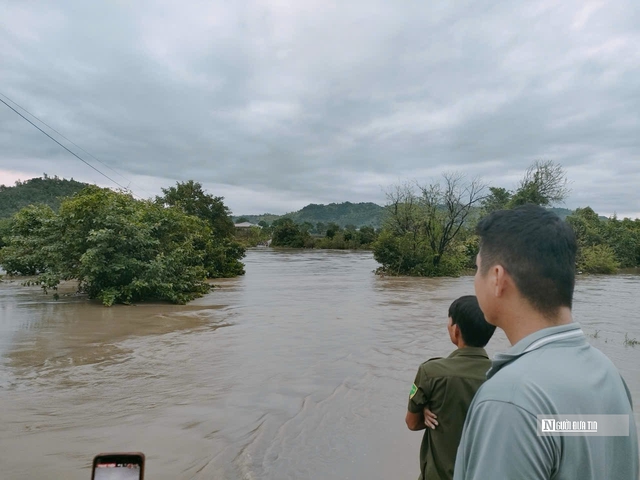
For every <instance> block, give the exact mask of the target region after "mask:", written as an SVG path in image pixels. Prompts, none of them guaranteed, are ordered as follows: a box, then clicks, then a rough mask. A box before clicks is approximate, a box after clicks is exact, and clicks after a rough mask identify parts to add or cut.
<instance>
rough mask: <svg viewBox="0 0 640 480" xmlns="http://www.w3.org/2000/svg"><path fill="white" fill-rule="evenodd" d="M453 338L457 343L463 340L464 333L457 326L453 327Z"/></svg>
mask: <svg viewBox="0 0 640 480" xmlns="http://www.w3.org/2000/svg"><path fill="white" fill-rule="evenodd" d="M453 338H455V339H456V342H457V341H459V340H460V339H461V338H462V332H461V331H460V327H459V326H458V325H457V324H456V325H454V326H453Z"/></svg>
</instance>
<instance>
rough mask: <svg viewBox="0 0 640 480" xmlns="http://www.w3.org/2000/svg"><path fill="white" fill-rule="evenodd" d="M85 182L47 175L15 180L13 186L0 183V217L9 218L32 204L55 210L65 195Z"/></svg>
mask: <svg viewBox="0 0 640 480" xmlns="http://www.w3.org/2000/svg"><path fill="white" fill-rule="evenodd" d="M86 186H87V184H86V183H80V182H76V181H75V180H74V179H71V180H66V179H60V178H58V177H57V176H56V177H49V176H48V175H47V174H46V173H45V174H44V175H43V177H42V178H32V179H30V180H26V181H24V182H20V181H17V182H16V183H15V186H13V187H12V186H5V185H0V218H9V217H11V216H12V215H13V214H15V213H16V212H18V211H19V210H21V209H22V208H24V207H26V206H28V205H32V204H44V205H48V206H50V207H51V208H52V209H53V210H55V211H57V210H58V208H59V207H60V202H61V200H62V199H63V198H65V197H70V196H71V195H73V194H75V193H77V192H79V191H80V190H82V189H83V188H84V187H86Z"/></svg>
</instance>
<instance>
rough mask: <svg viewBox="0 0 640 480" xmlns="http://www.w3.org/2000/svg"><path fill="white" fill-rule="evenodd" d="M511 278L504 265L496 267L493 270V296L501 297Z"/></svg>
mask: <svg viewBox="0 0 640 480" xmlns="http://www.w3.org/2000/svg"><path fill="white" fill-rule="evenodd" d="M510 278H511V277H510V276H509V274H508V273H507V271H506V270H505V269H504V267H503V266H502V265H494V266H493V267H492V268H491V283H492V286H493V294H494V295H495V296H496V297H501V296H502V295H503V294H504V291H505V289H506V287H507V283H508V282H509V280H510Z"/></svg>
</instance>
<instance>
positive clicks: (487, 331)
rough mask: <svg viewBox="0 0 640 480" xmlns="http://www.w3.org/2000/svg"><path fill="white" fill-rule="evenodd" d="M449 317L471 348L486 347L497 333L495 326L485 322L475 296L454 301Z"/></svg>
mask: <svg viewBox="0 0 640 480" xmlns="http://www.w3.org/2000/svg"><path fill="white" fill-rule="evenodd" d="M449 316H450V317H451V323H452V324H453V325H458V328H460V333H461V334H462V340H464V343H465V344H466V345H467V346H469V347H484V346H485V345H486V344H487V343H489V340H491V336H492V335H493V332H495V331H496V327H495V325H491V324H490V323H487V321H486V320H485V318H484V314H483V313H482V310H480V305H479V304H478V299H477V298H476V296H475V295H465V296H464V297H460V298H458V299H456V300H454V302H453V303H452V304H451V306H450V307H449Z"/></svg>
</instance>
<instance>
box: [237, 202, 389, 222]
mask: <svg viewBox="0 0 640 480" xmlns="http://www.w3.org/2000/svg"><path fill="white" fill-rule="evenodd" d="M383 210H384V207H381V206H380V205H376V204H375V203H371V202H367V203H351V202H343V203H330V204H329V205H318V204H315V203H311V204H309V205H307V206H306V207H304V208H302V209H301V210H298V211H297V212H291V213H287V214H286V215H273V214H269V213H265V214H264V215H242V216H238V217H234V220H235V221H238V220H239V219H245V220H247V221H249V222H251V223H258V222H260V221H261V220H264V221H266V222H268V223H271V222H273V221H274V220H276V219H278V218H281V217H289V218H291V219H292V220H293V221H294V222H296V223H304V222H309V223H311V224H313V225H316V224H317V223H325V224H327V223H329V222H335V223H337V224H338V225H340V226H341V227H345V226H346V225H355V226H356V227H363V226H368V225H370V226H372V227H380V226H381V224H382V212H383Z"/></svg>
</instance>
